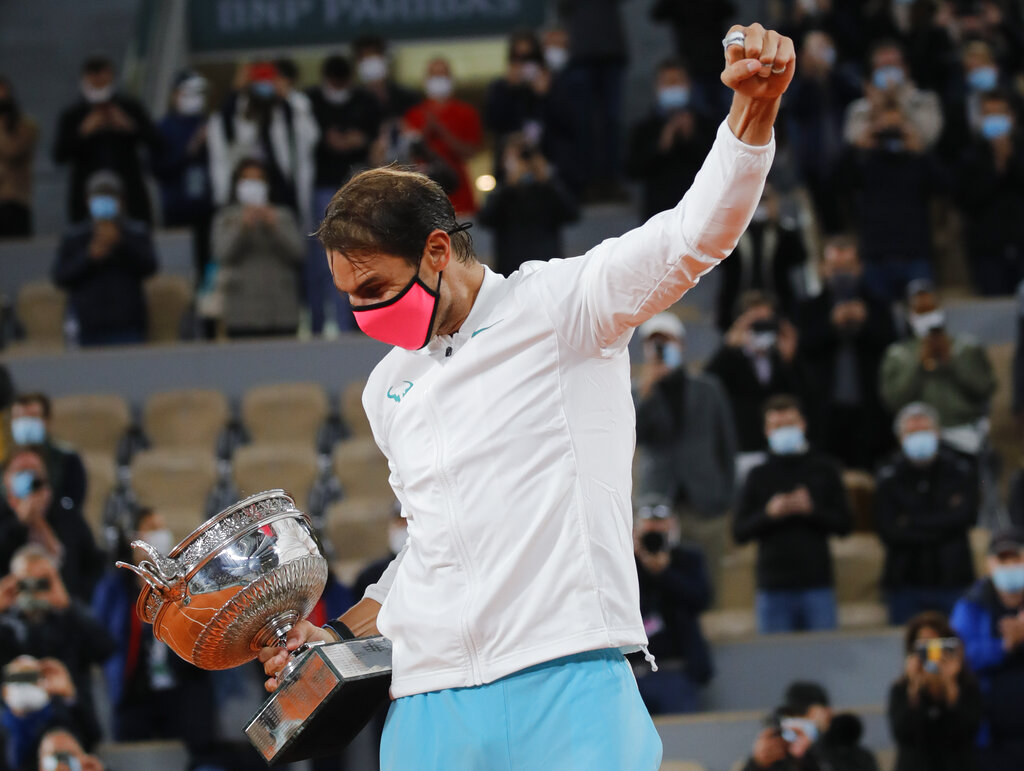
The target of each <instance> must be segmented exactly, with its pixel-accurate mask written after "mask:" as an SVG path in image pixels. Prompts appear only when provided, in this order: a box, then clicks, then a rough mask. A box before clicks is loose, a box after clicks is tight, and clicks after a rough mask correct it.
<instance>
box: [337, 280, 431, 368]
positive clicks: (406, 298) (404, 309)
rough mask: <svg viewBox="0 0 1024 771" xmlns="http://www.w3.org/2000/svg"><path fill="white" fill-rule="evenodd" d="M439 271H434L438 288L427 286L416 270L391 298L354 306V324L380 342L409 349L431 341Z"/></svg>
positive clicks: (420, 346) (417, 347) (418, 347)
mask: <svg viewBox="0 0 1024 771" xmlns="http://www.w3.org/2000/svg"><path fill="white" fill-rule="evenodd" d="M441 275H442V274H441V273H438V274H437V289H435V290H433V291H432V290H430V289H429V288H427V285H426V284H424V283H423V281H422V280H421V279H420V275H419V272H418V271H417V273H416V275H415V276H413V277H412V281H410V282H409V283H408V284H407V285H406V287H405V289H403V290H402V291H401V292H399V293H398V294H396V295H395V296H394V297H392V298H391V299H390V300H384V302H379V303H374V304H373V305H363V306H361V307H358V308H356V307H353V308H352V312H353V314H354V315H355V318H356V324H358V325H359V328H360V329H361V330H363V331H364V332H365V333H366V334H368V335H369V336H370V337H372V338H374V339H375V340H380V341H381V342H382V343H387V344H388V345H397V346H398V347H399V348H405V349H406V350H409V351H416V350H419V349H420V348H422V347H423V346H425V345H426V344H427V343H428V342H430V333H431V332H432V331H433V328H434V316H435V315H436V314H437V303H438V300H440V299H441Z"/></svg>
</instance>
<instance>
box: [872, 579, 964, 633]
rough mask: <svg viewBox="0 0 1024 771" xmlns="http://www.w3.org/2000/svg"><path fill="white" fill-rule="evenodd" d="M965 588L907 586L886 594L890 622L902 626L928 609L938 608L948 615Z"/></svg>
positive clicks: (891, 590)
mask: <svg viewBox="0 0 1024 771" xmlns="http://www.w3.org/2000/svg"><path fill="white" fill-rule="evenodd" d="M963 593H964V589H938V588H935V587H930V586H905V587H903V588H902V589H890V590H889V591H888V592H886V594H885V599H886V604H888V606H889V623H890V624H894V625H896V626H902V625H903V624H905V623H907V622H908V621H909V620H910V619H911V618H913V617H914V616H916V615H917V614H918V613H921V612H923V611H926V610H937V611H939V612H940V613H945V614H946V615H947V616H948V615H949V613H950V611H952V610H953V605H955V604H956V601H957V600H959V599H960V596H961V595H962V594H963Z"/></svg>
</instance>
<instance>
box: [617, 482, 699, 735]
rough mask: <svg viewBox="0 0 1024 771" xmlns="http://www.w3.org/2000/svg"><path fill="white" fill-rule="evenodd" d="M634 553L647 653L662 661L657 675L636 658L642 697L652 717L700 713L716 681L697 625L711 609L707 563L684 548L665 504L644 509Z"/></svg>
mask: <svg viewBox="0 0 1024 771" xmlns="http://www.w3.org/2000/svg"><path fill="white" fill-rule="evenodd" d="M633 551H634V554H635V555H636V570H637V576H638V577H639V580H640V613H641V614H642V615H643V619H644V629H645V630H646V632H647V638H648V640H649V643H648V648H649V649H650V651H651V653H652V655H654V656H655V657H656V658H657V659H658V665H657V671H656V672H655V671H653V668H652V667H651V665H650V663H649V662H647V661H646V660H645V659H644V657H643V655H642V654H637V655H636V656H634V657H631V659H632V661H633V672H634V674H635V675H636V681H637V686H638V687H639V688H640V696H641V697H642V698H643V700H644V704H645V705H646V706H647V711H648V712H650V713H651V714H652V715H662V714H681V713H685V712H696V711H697V710H698V709H699V708H700V688H701V686H703V685H706V684H707V683H708V681H709V680H711V675H712V664H711V649H710V648H709V647H708V643H707V640H705V639H704V634H703V633H702V632H701V629H700V623H699V621H698V619H699V616H700V614H701V613H703V612H704V611H705V610H707V609H708V607H710V605H711V584H710V582H709V581H708V574H707V570H706V568H705V562H704V557H703V555H701V553H700V550H698V549H694V548H692V547H689V546H685V545H683V544H682V543H680V536H679V523H678V521H676V519H675V517H674V516H673V515H672V509H671V507H670V506H669V505H668V503H667V502H664V501H663V502H657V503H654V505H648V506H641V507H640V509H639V511H638V512H637V521H636V526H635V527H634V529H633Z"/></svg>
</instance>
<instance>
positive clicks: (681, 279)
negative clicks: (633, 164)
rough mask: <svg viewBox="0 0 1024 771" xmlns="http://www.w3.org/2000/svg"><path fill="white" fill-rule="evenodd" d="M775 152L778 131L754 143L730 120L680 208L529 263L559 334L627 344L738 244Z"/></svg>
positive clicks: (595, 347) (602, 350)
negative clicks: (567, 253) (574, 252)
mask: <svg viewBox="0 0 1024 771" xmlns="http://www.w3.org/2000/svg"><path fill="white" fill-rule="evenodd" d="M774 155H775V139H774V137H773V138H772V141H771V142H770V143H769V144H767V145H764V146H759V147H755V146H751V145H747V144H744V143H743V142H741V141H740V140H739V139H737V138H736V137H735V136H734V135H733V133H732V131H731V130H730V129H729V126H728V125H727V124H726V123H725V122H724V121H723V123H722V125H721V126H720V127H719V129H718V136H717V138H716V139H715V143H714V146H713V147H712V148H711V151H710V152H709V153H708V157H707V159H706V160H705V161H704V165H703V167H702V168H701V170H700V172H699V173H698V174H697V177H696V178H695V179H694V181H693V186H692V187H691V188H690V190H689V191H688V192H687V193H686V195H685V196H684V197H683V200H682V201H680V203H679V204H678V205H677V206H676V207H675V208H674V209H671V210H669V211H665V212H662V213H660V214H657V215H655V216H654V217H652V218H651V219H650V220H649V221H648V222H647V223H645V224H644V225H642V226H640V227H639V228H636V229H635V230H631V231H630V232H628V233H626V234H625V235H623V236H621V237H620V238H612V239H609V240H607V241H604V242H603V243H601V244H599V245H598V246H596V247H594V248H593V249H591V250H590V251H589V252H587V254H585V255H584V256H582V257H575V258H573V259H569V260H552V261H551V262H549V263H546V264H543V263H542V264H540V265H537V264H534V265H533V266H532V267H531V268H528V270H533V271H535V272H536V273H535V275H534V276H532V277H531V278H530V283H532V284H533V285H534V286H535V287H537V291H538V292H539V294H540V297H539V300H540V302H541V305H542V306H543V307H544V308H545V309H546V311H547V313H548V314H549V315H550V316H551V318H552V321H553V322H554V324H555V326H556V328H557V329H558V330H559V333H560V334H561V335H562V336H563V337H564V338H565V339H566V341H567V342H568V343H569V344H570V345H572V346H573V347H574V348H576V349H577V350H579V351H581V352H583V353H586V354H588V355H605V354H608V353H610V352H611V351H612V350H617V349H618V348H619V347H620V346H621V345H624V344H625V342H626V341H627V340H628V337H625V338H624V337H623V336H624V335H625V333H627V332H629V331H631V329H632V328H633V327H636V326H639V325H640V324H642V323H643V322H644V321H646V320H647V319H648V318H650V317H651V316H653V315H655V314H656V313H660V312H661V311H663V310H665V309H666V308H668V307H669V306H670V305H672V304H673V303H674V302H676V301H677V300H678V299H679V298H680V297H682V296H683V294H684V293H685V292H686V291H687V290H688V289H690V288H691V287H692V286H694V284H696V283H697V280H698V279H699V278H700V277H701V276H702V275H704V274H705V273H707V272H708V271H709V270H711V268H713V267H714V266H715V265H717V264H718V262H719V261H721V260H723V259H724V258H725V257H727V256H728V255H729V254H730V253H731V252H732V250H733V249H734V248H735V246H736V242H737V241H738V240H739V237H740V236H741V235H742V234H743V231H744V230H746V228H747V225H748V224H749V223H750V218H751V216H753V213H754V209H755V207H756V206H757V203H758V201H759V200H760V198H761V192H762V190H763V189H764V182H765V178H766V177H767V176H768V170H769V169H770V168H771V165H772V159H773V157H774Z"/></svg>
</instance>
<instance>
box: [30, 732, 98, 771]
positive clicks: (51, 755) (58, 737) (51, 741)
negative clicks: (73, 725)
mask: <svg viewBox="0 0 1024 771" xmlns="http://www.w3.org/2000/svg"><path fill="white" fill-rule="evenodd" d="M65 767H67V771H105V769H106V766H105V765H103V761H102V760H100V759H99V758H98V757H96V756H95V755H87V754H86V752H85V750H84V749H82V745H81V743H80V742H79V741H78V739H77V738H75V735H74V734H72V733H70V732H68V731H65V730H63V729H60V728H56V729H53V730H51V731H47V732H46V735H45V736H43V740H42V741H41V742H40V743H39V766H38V771H65Z"/></svg>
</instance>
